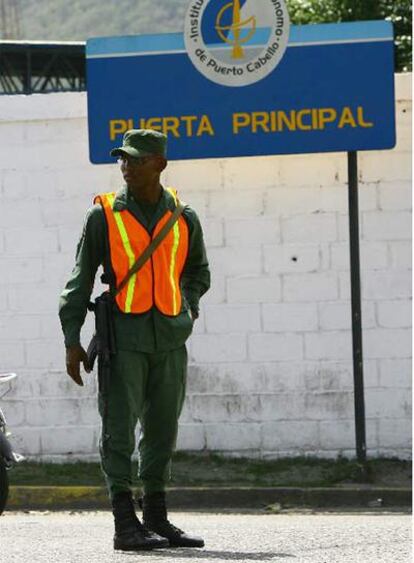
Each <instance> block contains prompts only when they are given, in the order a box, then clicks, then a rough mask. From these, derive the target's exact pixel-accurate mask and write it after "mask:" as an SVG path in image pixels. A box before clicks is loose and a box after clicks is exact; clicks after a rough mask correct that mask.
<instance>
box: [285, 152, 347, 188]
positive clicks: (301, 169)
mask: <svg viewBox="0 0 414 563" xmlns="http://www.w3.org/2000/svg"><path fill="white" fill-rule="evenodd" d="M338 181H339V157H336V156H335V155H329V156H327V155H320V154H314V155H313V154H312V155H306V156H298V155H287V156H285V157H284V158H283V159H282V160H281V162H280V182H281V185H282V186H291V187H297V186H304V185H311V186H333V185H335V183H337V182H338Z"/></svg>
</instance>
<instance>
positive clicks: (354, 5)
mask: <svg viewBox="0 0 414 563" xmlns="http://www.w3.org/2000/svg"><path fill="white" fill-rule="evenodd" d="M287 4H288V8H289V14H290V19H291V20H292V23H293V24H308V23H336V22H349V21H364V20H365V21H366V20H388V21H391V22H392V23H393V24H394V34H395V67H396V70H397V71H399V72H402V71H410V70H412V57H411V47H412V30H411V21H412V5H411V0H287Z"/></svg>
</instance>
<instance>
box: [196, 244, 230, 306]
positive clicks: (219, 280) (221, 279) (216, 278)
mask: <svg viewBox="0 0 414 563" xmlns="http://www.w3.org/2000/svg"><path fill="white" fill-rule="evenodd" d="M208 258H209V259H210V252H209V254H208ZM219 258H220V259H221V257H219ZM217 262H219V260H217ZM210 270H211V287H210V289H209V290H208V292H207V293H206V294H205V295H203V297H202V298H201V303H200V307H201V308H203V307H204V306H206V305H207V303H224V302H225V301H226V278H225V276H224V273H223V272H222V271H220V267H219V265H218V264H217V267H215V266H212V264H211V262H210Z"/></svg>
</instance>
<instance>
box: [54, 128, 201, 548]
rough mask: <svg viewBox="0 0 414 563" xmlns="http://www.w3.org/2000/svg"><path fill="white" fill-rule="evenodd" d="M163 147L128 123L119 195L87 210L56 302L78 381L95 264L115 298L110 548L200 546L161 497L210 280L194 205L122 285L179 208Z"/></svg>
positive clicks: (104, 396)
mask: <svg viewBox="0 0 414 563" xmlns="http://www.w3.org/2000/svg"><path fill="white" fill-rule="evenodd" d="M166 145H167V138H166V136H165V135H163V134H162V133H159V132H157V131H153V130H150V129H131V130H129V131H127V132H126V133H125V135H124V138H123V145H122V147H120V148H116V149H114V150H112V151H111V156H117V157H118V162H119V165H120V167H121V172H122V175H123V178H124V180H125V185H124V186H123V187H122V188H121V189H120V190H119V191H118V192H117V193H107V194H100V195H99V196H97V197H96V198H95V200H94V203H95V204H94V205H93V207H91V208H90V209H89V211H88V212H87V215H86V220H85V224H84V228H83V232H82V236H81V238H80V241H79V244H78V247H77V253H76V263H75V267H74V269H73V271H72V274H71V277H70V279H69V281H68V283H67V284H66V287H65V289H64V290H63V292H62V294H61V297H60V306H59V316H60V320H61V324H62V329H63V333H64V337H65V346H66V369H67V373H68V375H69V376H70V377H71V378H72V379H73V381H74V382H75V383H77V384H78V385H83V382H82V378H81V376H80V363H81V362H82V363H83V367H84V369H85V371H86V372H87V373H88V372H89V371H90V366H89V365H88V357H87V354H86V352H85V350H84V348H82V346H81V343H80V330H81V327H82V325H83V322H84V320H85V316H86V312H87V308H88V304H89V300H90V296H91V293H92V289H93V284H94V280H95V275H96V272H97V269H98V267H99V266H100V265H102V266H103V270H104V276H103V279H104V281H105V282H106V283H108V284H109V288H110V294H111V295H112V296H113V302H114V306H113V315H112V320H113V330H114V334H115V342H116V353H115V354H114V355H113V356H112V357H111V360H110V361H111V363H110V377H109V379H108V386H107V389H104V388H103V387H104V386H103V384H102V382H101V381H100V375H99V376H98V379H99V400H98V402H99V412H100V414H101V417H102V426H103V431H102V436H101V440H100V454H101V467H102V470H103V473H104V475H105V479H106V483H107V487H108V491H109V496H110V499H111V502H112V509H113V515H114V520H115V536H114V548H115V549H122V550H132V551H136V550H141V549H152V548H154V547H166V546H167V545H170V546H181V547H203V546H204V541H203V540H202V539H201V538H198V537H192V536H190V535H188V534H186V533H185V532H183V531H182V530H180V529H178V528H176V527H175V526H173V525H172V524H171V523H170V522H169V521H168V519H167V510H166V502H165V486H166V482H167V480H168V478H169V472H170V464H171V457H172V454H173V450H174V448H175V443H176V436H177V428H178V418H179V415H180V413H181V409H182V405H183V401H184V396H185V385H186V374H187V351H186V347H185V341H186V340H187V338H188V337H189V336H190V334H191V331H192V328H193V323H194V320H195V319H197V317H198V313H199V299H200V297H201V296H202V295H203V294H204V293H205V292H206V291H207V290H208V289H209V286H210V273H209V267H208V262H207V258H206V251H205V246H204V242H203V234H202V230H201V226H200V222H199V219H198V217H197V215H196V213H195V212H194V210H192V209H191V208H190V207H189V206H185V207H184V210H183V211H182V215H181V216H180V217H179V219H178V220H177V221H176V222H175V224H174V226H173V227H172V228H171V229H170V230H169V232H168V234H167V235H166V236H165V238H164V239H163V241H162V242H161V243H160V245H159V247H158V248H157V249H156V250H155V251H153V254H152V255H151V257H150V258H149V259H148V260H147V262H146V263H145V264H144V265H143V266H142V268H141V269H140V270H139V271H138V272H137V273H136V274H135V275H133V276H131V277H130V279H129V281H128V282H127V283H126V284H125V287H124V288H123V289H122V290H121V291H119V287H120V284H121V282H122V280H123V279H124V278H125V277H126V275H127V273H128V271H129V270H130V269H131V266H132V265H133V264H134V262H135V261H136V260H137V258H138V256H139V255H140V254H141V253H142V252H143V250H144V249H145V248H146V247H148V246H149V244H150V243H151V241H152V240H153V239H154V237H155V236H156V235H157V234H158V233H159V231H160V230H161V228H162V226H163V225H165V223H166V222H167V221H168V219H169V218H170V217H171V215H172V214H173V212H174V210H175V209H176V207H177V205H178V199H177V194H176V192H175V190H173V189H171V188H167V189H165V188H164V187H163V186H162V185H161V183H160V174H161V172H162V171H163V170H164V169H165V167H166V165H167V160H166ZM117 290H118V291H119V292H118V293H117V292H116V291H117ZM138 421H139V422H140V425H141V434H140V440H139V447H138V449H139V478H140V480H141V482H142V488H143V499H142V508H143V524H141V522H140V521H139V519H138V518H137V516H136V515H135V510H134V505H133V497H132V492H131V483H132V472H131V456H132V454H133V452H134V448H135V428H136V425H137V422H138Z"/></svg>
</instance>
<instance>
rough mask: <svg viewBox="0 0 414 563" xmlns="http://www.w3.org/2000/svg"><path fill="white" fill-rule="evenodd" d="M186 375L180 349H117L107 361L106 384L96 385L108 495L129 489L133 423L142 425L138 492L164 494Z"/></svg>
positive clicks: (182, 400)
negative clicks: (114, 354) (148, 352)
mask: <svg viewBox="0 0 414 563" xmlns="http://www.w3.org/2000/svg"><path fill="white" fill-rule="evenodd" d="M186 376H187V350H186V348H185V346H182V347H180V348H177V349H176V350H172V351H169V352H162V353H159V352H158V353H154V354H147V353H144V352H131V351H122V350H119V351H118V352H117V354H116V356H114V358H113V359H112V362H111V375H110V378H109V381H108V382H107V385H103V384H102V381H100V382H99V387H100V391H99V412H100V414H101V417H102V436H101V441H100V454H101V466H102V470H103V473H104V475H105V479H106V482H107V486H108V491H109V495H110V497H113V495H114V494H115V493H118V492H122V491H129V490H130V488H131V484H132V463H131V456H132V454H133V452H134V449H135V429H136V426H137V423H138V421H139V422H140V425H141V434H140V440H139V446H138V450H139V471H138V475H139V478H140V480H141V481H142V485H143V490H144V492H145V493H152V492H159V491H164V490H165V485H166V482H167V481H168V479H169V477H170V466H171V456H172V454H173V451H174V448H175V444H176V438H177V430H178V418H179V416H180V413H181V410H182V406H183V402H184V396H185V385H186ZM105 387H107V389H105ZM105 402H106V403H105Z"/></svg>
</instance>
